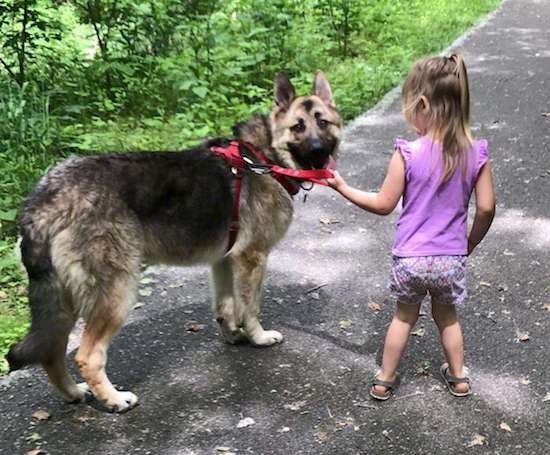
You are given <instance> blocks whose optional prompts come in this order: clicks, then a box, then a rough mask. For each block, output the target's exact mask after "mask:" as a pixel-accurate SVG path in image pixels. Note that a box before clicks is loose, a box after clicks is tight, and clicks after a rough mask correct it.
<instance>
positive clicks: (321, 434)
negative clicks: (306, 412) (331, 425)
mask: <svg viewBox="0 0 550 455" xmlns="http://www.w3.org/2000/svg"><path fill="white" fill-rule="evenodd" d="M315 437H316V438H317V440H318V441H319V442H325V441H326V440H327V439H328V433H327V432H326V431H319V433H315Z"/></svg>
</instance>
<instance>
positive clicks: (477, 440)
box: [468, 433, 487, 447]
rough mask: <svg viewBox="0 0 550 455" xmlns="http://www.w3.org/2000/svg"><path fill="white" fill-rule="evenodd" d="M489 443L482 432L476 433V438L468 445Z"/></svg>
mask: <svg viewBox="0 0 550 455" xmlns="http://www.w3.org/2000/svg"><path fill="white" fill-rule="evenodd" d="M486 443H487V438H486V437H485V436H483V435H481V434H477V433H476V434H475V435H474V439H472V440H471V441H470V442H469V443H468V447H474V446H482V445H485V444H486Z"/></svg>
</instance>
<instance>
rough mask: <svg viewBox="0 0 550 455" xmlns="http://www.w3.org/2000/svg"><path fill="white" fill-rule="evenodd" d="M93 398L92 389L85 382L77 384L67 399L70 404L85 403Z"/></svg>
mask: <svg viewBox="0 0 550 455" xmlns="http://www.w3.org/2000/svg"><path fill="white" fill-rule="evenodd" d="M92 397H93V394H92V391H91V390H90V387H89V386H88V384H86V383H85V382H81V383H79V384H76V387H75V388H74V389H73V390H72V391H71V393H70V394H69V395H67V396H66V397H64V398H65V401H67V402H68V403H85V402H87V401H90V400H91V399H92Z"/></svg>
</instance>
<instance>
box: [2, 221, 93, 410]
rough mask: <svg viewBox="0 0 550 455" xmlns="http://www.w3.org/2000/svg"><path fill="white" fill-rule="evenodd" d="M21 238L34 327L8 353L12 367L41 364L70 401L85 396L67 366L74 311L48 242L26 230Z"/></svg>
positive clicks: (77, 400)
mask: <svg viewBox="0 0 550 455" xmlns="http://www.w3.org/2000/svg"><path fill="white" fill-rule="evenodd" d="M24 234H25V235H24V236H23V239H22V242H21V253H22V259H23V262H24V264H25V267H26V269H27V273H28V277H29V288H28V290H29V294H28V295H29V305H30V308H31V317H32V322H31V328H30V330H29V333H28V334H27V336H25V338H23V339H22V340H21V341H20V342H19V343H17V344H16V345H14V346H13V347H12V348H11V349H10V351H9V353H8V355H7V356H6V358H7V360H8V363H9V366H10V371H13V370H17V369H19V368H22V367H24V366H25V365H32V364H36V363H40V364H42V366H43V367H44V369H45V370H46V373H47V374H48V377H49V379H50V381H51V383H52V384H53V385H54V386H55V387H56V389H57V390H58V391H59V393H60V394H61V396H62V397H63V398H64V399H65V400H66V401H69V402H80V401H84V400H85V399H86V396H87V394H88V390H87V387H86V386H85V385H83V384H76V382H75V381H74V379H73V378H72V376H71V375H70V374H69V371H68V370H67V365H66V363H65V355H66V350H67V342H68V338H69V333H70V331H71V329H72V328H73V326H74V323H75V319H76V318H75V315H74V312H73V310H72V308H71V307H70V304H68V301H67V298H66V297H67V296H66V295H65V293H64V291H63V287H62V285H61V283H60V280H59V276H58V274H57V272H56V270H55V269H54V267H53V264H52V260H51V256H50V248H49V244H48V243H46V242H44V241H41V239H40V237H39V236H37V237H38V239H33V238H32V236H31V235H30V234H29V233H28V232H26V233H24Z"/></svg>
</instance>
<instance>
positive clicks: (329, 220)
mask: <svg viewBox="0 0 550 455" xmlns="http://www.w3.org/2000/svg"><path fill="white" fill-rule="evenodd" d="M319 222H320V223H321V224H336V223H339V222H340V221H339V220H337V219H335V218H320V219H319Z"/></svg>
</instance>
